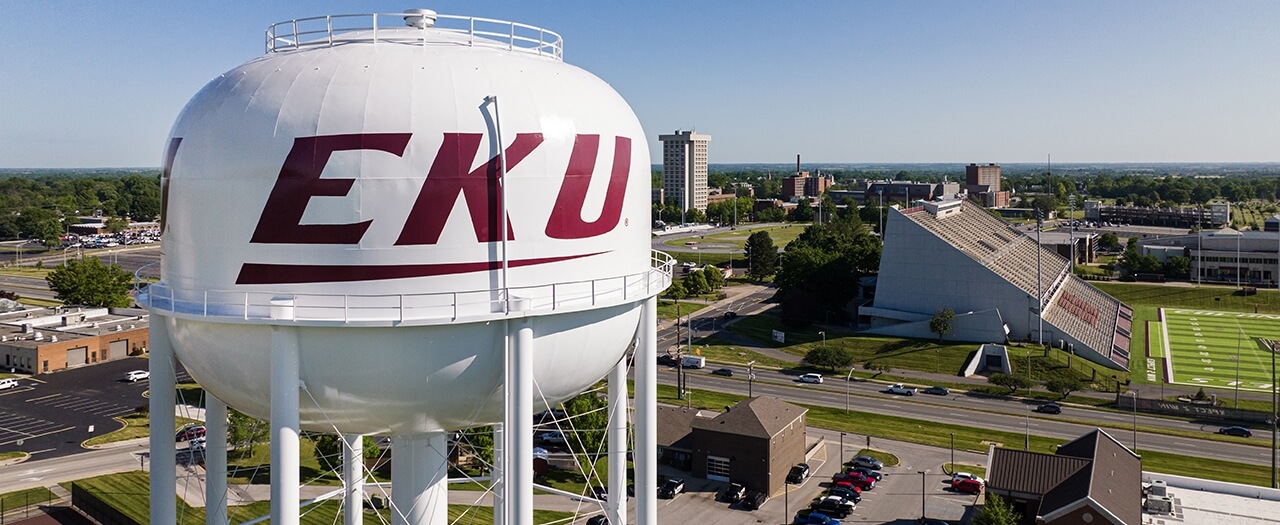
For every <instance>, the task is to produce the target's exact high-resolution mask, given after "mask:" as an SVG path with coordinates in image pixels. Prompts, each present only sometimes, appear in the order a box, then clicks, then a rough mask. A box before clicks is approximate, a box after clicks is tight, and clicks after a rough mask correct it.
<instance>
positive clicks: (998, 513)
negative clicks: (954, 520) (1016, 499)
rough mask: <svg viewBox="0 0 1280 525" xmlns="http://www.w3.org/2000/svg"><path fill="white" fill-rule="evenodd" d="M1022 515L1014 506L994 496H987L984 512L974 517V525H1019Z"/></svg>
mask: <svg viewBox="0 0 1280 525" xmlns="http://www.w3.org/2000/svg"><path fill="white" fill-rule="evenodd" d="M1021 520H1022V515H1021V514H1019V513H1018V512H1017V511H1015V510H1013V506H1012V505H1010V504H1009V503H1008V502H1006V501H1005V500H1004V498H1001V497H1000V496H996V495H994V494H987V501H986V503H984V504H983V505H982V510H980V511H978V513H977V514H976V515H974V517H973V525H1018V523H1019V522H1021Z"/></svg>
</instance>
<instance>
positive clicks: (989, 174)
mask: <svg viewBox="0 0 1280 525" xmlns="http://www.w3.org/2000/svg"><path fill="white" fill-rule="evenodd" d="M964 183H965V184H968V185H970V186H990V187H991V189H990V190H988V191H1000V165H999V164H987V165H986V166H979V165H977V164H973V163H970V164H969V165H968V166H965V167H964Z"/></svg>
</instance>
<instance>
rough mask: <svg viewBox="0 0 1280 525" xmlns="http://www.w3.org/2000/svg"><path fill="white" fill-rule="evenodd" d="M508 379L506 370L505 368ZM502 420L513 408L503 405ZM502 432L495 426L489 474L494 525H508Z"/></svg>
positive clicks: (506, 417) (504, 436) (505, 443)
mask: <svg viewBox="0 0 1280 525" xmlns="http://www.w3.org/2000/svg"><path fill="white" fill-rule="evenodd" d="M503 371H504V375H503V377H504V378H505V377H507V373H506V372H505V371H506V368H503ZM504 381H505V379H504ZM503 407H504V408H503V412H502V420H503V421H506V420H507V419H508V416H507V412H508V411H509V410H510V409H511V407H509V406H506V404H504V405H503ZM506 436H507V434H506V432H503V431H502V423H498V424H495V425H493V468H492V469H491V470H490V472H489V490H491V491H493V525H507V519H506V518H507V487H508V485H507V483H505V482H504V481H503V478H504V477H505V476H504V473H505V472H506V468H507V467H506V463H505V462H506V458H507V452H506V451H507V442H506V441H505V440H506V439H507V437H506Z"/></svg>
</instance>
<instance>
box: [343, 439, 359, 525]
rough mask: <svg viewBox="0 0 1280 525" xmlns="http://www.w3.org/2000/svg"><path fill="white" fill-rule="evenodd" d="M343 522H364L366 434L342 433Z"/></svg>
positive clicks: (344, 524)
mask: <svg viewBox="0 0 1280 525" xmlns="http://www.w3.org/2000/svg"><path fill="white" fill-rule="evenodd" d="M342 486H343V491H344V492H343V494H342V523H343V525H361V524H363V523H364V436H361V435H359V434H343V435H342Z"/></svg>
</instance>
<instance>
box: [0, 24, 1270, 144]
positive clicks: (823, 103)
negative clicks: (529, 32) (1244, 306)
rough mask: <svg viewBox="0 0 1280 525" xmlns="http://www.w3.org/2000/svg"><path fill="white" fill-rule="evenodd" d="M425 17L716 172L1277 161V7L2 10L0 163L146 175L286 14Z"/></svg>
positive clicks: (0, 25) (0, 39) (256, 50)
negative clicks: (514, 28) (471, 28)
mask: <svg viewBox="0 0 1280 525" xmlns="http://www.w3.org/2000/svg"><path fill="white" fill-rule="evenodd" d="M410 7H427V8H432V9H435V10H437V11H439V12H441V13H447V14H465V15H474V16H482V17H492V18H501V19H507V20H514V21H519V22H525V23H529V24H533V25H537V26H542V27H545V28H548V29H551V30H554V31H557V32H559V33H560V34H562V35H564V37H565V44H566V49H565V60H566V61H567V62H569V63H572V64H575V65H578V66H580V67H583V68H585V69H587V70H588V71H591V72H593V73H595V74H596V75H598V76H600V77H601V78H603V79H604V80H605V81H607V82H609V83H610V84H611V85H612V86H613V87H614V88H615V89H617V90H618V92H620V93H621V94H622V96H623V97H625V98H626V99H627V100H628V101H629V102H630V103H631V106H632V108H633V109H634V110H635V112H636V114H637V115H638V116H639V117H640V121H641V123H642V124H643V125H644V127H645V130H646V132H647V133H648V134H649V135H650V138H651V146H650V149H651V150H653V151H656V150H657V148H656V147H655V143H656V142H657V141H656V137H657V135H658V134H659V133H669V132H671V131H673V130H675V129H677V128H684V129H689V128H696V129H697V130H698V131H699V132H703V133H709V134H711V135H712V136H713V137H714V138H713V140H712V143H711V150H710V157H711V161H712V162H713V163H735V162H778V163H786V162H793V161H794V159H795V155H796V154H797V153H799V154H802V155H803V156H804V159H805V160H806V162H826V163H835V162H1004V163H1013V162H1041V161H1043V160H1044V158H1045V155H1046V154H1052V155H1053V160H1054V162H1055V163H1058V162H1125V161H1132V162H1182V161H1217V162H1269V161H1280V154H1278V153H1280V59H1278V58H1277V57H1280V30H1277V28H1276V23H1277V21H1280V2H1274V1H1256V2H1245V1H1225V2H1183V1H1144V2H1109V1H1107V2H1103V1H1094V2H1088V1H1083V2H1049V1H1043V2H1042V1H1034V2H1026V1H1016V2H1015V1H1008V2H950V1H933V2H909V1H903V2H899V1H894V2H854V1H829V2H827V1H821V2H817V1H806V2H688V1H679V2H676V1H657V2H627V3H623V2H601V1H565V2H510V3H503V2H489V1H478V2H461V1H437V2H429V3H403V2H361V3H350V2H336V1H315V2H266V1H264V2H239V3H234V4H232V3H223V2H215V3H208V2H198V3H197V2H160V1H147V2H143V1H137V2H130V1H126V2H37V1H34V0H9V1H5V2H2V3H0V167H6V168H13V167H124V166H156V165H159V163H160V154H161V147H162V145H163V142H164V139H165V137H166V135H167V133H168V130H169V126H170V125H171V124H172V122H173V120H174V118H175V117H176V116H177V114H178V112H179V111H180V110H181V109H182V106H183V105H184V104H185V103H186V101H187V99H188V98H190V97H191V96H192V95H193V94H195V93H196V91H197V90H199V89H200V87H201V86H203V85H204V83H205V82H207V81H208V80H210V79H212V78H214V77H215V76H217V75H218V74H220V73H222V72H224V71H226V70H228V69H230V68H232V67H235V66H236V65H238V64H240V63H242V62H245V61H247V60H249V59H252V58H254V57H256V56H258V55H260V54H261V53H262V40H263V38H262V34H263V30H264V29H265V28H266V26H267V25H269V24H271V23H273V22H278V21H283V20H287V19H290V18H298V17H306V16H316V15H324V14H340V13H351V12H360V11H369V12H373V11H381V12H400V11H402V10H403V9H405V8H410Z"/></svg>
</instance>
